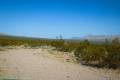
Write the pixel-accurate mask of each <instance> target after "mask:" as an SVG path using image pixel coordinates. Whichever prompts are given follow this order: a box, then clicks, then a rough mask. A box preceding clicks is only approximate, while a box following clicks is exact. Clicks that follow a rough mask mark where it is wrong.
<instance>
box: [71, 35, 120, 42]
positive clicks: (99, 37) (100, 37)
mask: <svg viewBox="0 0 120 80" xmlns="http://www.w3.org/2000/svg"><path fill="white" fill-rule="evenodd" d="M115 38H119V40H120V34H118V35H87V36H84V37H73V38H72V39H73V40H86V39H87V40H89V41H92V42H105V40H106V39H107V40H108V41H112V40H113V39H115Z"/></svg>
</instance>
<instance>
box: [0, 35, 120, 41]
mask: <svg viewBox="0 0 120 80" xmlns="http://www.w3.org/2000/svg"><path fill="white" fill-rule="evenodd" d="M0 38H9V39H32V40H36V39H46V38H34V37H24V36H12V35H7V34H2V33H0ZM114 38H119V40H120V34H118V35H87V36H84V37H72V38H71V39H66V40H75V41H76V40H77V41H83V40H85V39H87V40H89V41H91V42H105V40H106V39H107V40H108V41H112V40H113V39H114Z"/></svg>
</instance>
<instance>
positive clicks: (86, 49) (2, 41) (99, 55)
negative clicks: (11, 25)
mask: <svg viewBox="0 0 120 80" xmlns="http://www.w3.org/2000/svg"><path fill="white" fill-rule="evenodd" d="M7 45H11V46H20V45H24V46H31V47H36V46H53V47H55V48H56V50H59V51H64V52H74V56H75V58H76V60H77V61H78V62H80V63H82V64H86V65H92V66H97V67H107V68H120V43H119V39H118V38H115V39H113V41H112V42H108V41H107V40H106V43H103V44H92V43H90V42H89V41H88V40H84V41H70V40H63V39H62V38H60V39H53V40H48V39H9V38H8V39H7V38H0V46H7Z"/></svg>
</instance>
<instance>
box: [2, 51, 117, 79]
mask: <svg viewBox="0 0 120 80" xmlns="http://www.w3.org/2000/svg"><path fill="white" fill-rule="evenodd" d="M46 53H48V52H47V51H43V50H42V49H10V50H6V51H0V75H1V76H13V77H16V78H17V80H119V78H118V77H116V79H115V78H112V77H111V76H108V75H107V74H105V73H102V74H101V72H102V71H101V72H100V70H97V69H93V68H90V67H86V66H83V65H80V64H73V63H68V62H62V61H59V60H56V59H52V58H48V57H46V55H45V54H46ZM47 55H48V54H47ZM48 56H49V55H48ZM106 73H107V72H106Z"/></svg>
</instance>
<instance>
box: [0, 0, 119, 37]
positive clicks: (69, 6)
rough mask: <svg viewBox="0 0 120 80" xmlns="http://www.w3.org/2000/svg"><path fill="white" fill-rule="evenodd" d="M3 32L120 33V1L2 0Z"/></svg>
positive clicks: (32, 34) (38, 34) (33, 34)
mask: <svg viewBox="0 0 120 80" xmlns="http://www.w3.org/2000/svg"><path fill="white" fill-rule="evenodd" d="M0 33H4V34H10V35H18V36H30V37H44V38H55V37H56V36H59V35H62V36H63V38H71V37H81V36H85V35H115V34H120V1H119V0H0Z"/></svg>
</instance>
